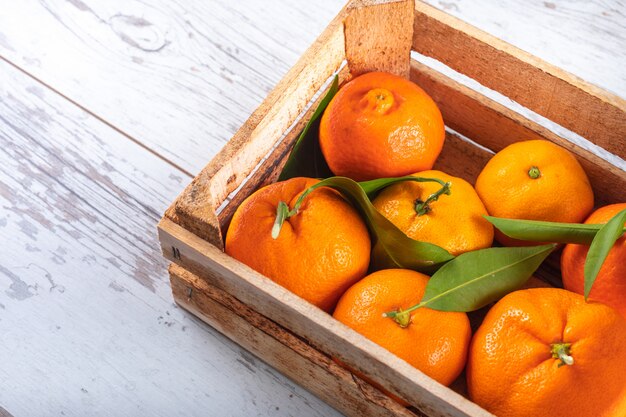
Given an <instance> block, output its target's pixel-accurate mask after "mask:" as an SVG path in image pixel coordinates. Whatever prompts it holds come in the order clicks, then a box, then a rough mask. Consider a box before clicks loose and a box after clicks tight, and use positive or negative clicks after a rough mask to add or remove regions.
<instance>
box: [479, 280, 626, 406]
mask: <svg viewBox="0 0 626 417" xmlns="http://www.w3.org/2000/svg"><path fill="white" fill-rule="evenodd" d="M559 351H560V352H561V355H563V356H562V358H563V359H560V357H559V356H558V355H559ZM567 363H570V364H567ZM624 364H626V320H624V318H623V317H621V316H620V315H619V314H618V313H617V311H615V310H614V309H612V308H610V307H608V306H605V305H603V304H599V303H586V302H585V300H584V299H583V297H582V296H580V295H578V294H574V293H572V292H569V291H566V290H562V289H557V288H535V289H528V290H521V291H516V292H513V293H510V294H508V295H507V296H505V297H504V298H502V299H501V300H500V301H499V302H498V303H496V305H495V306H493V307H492V308H491V310H490V311H489V313H487V316H486V317H485V319H484V321H483V323H482V324H481V326H480V327H479V329H478V330H477V331H476V334H475V335H474V338H473V339H472V343H471V346H470V353H469V358H468V363H467V386H468V390H469V394H470V398H471V399H472V400H473V401H474V402H476V403H477V404H478V405H480V406H482V407H484V408H485V409H487V410H489V411H490V412H492V413H494V414H495V415H498V416H503V417H504V416H506V417H528V416H533V417H577V416H585V417H588V416H594V417H624V416H626V372H624V371H625V370H626V369H625V368H624Z"/></svg>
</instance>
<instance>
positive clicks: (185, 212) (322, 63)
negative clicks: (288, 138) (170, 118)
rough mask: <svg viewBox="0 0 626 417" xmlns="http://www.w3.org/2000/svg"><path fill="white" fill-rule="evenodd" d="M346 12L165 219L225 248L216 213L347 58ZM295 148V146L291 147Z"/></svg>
mask: <svg viewBox="0 0 626 417" xmlns="http://www.w3.org/2000/svg"><path fill="white" fill-rule="evenodd" d="M344 15H345V8H344V9H343V10H342V11H341V12H340V13H339V14H338V16H337V17H336V18H335V19H334V20H333V21H332V22H331V23H330V25H329V26H328V27H327V28H326V30H325V31H324V32H323V33H322V34H321V35H320V37H319V38H317V40H316V41H315V42H314V43H313V45H311V47H309V49H308V50H307V51H306V52H305V53H304V55H303V56H302V57H301V58H300V59H299V60H298V62H297V63H296V64H295V65H294V66H293V67H292V68H291V69H290V70H289V72H287V74H286V75H285V77H284V78H283V79H282V80H281V81H280V82H279V83H278V85H277V86H276V87H275V88H274V89H273V90H272V91H271V92H270V93H269V95H268V96H267V98H266V99H265V100H264V101H263V103H262V104H261V105H260V106H259V107H258V108H257V109H256V110H255V111H254V113H252V115H251V116H250V118H249V119H248V120H247V121H246V122H245V123H244V125H243V126H242V127H241V128H240V129H239V131H238V132H237V133H236V134H235V135H234V136H233V138H232V139H231V140H230V141H229V142H228V143H227V144H226V146H225V147H224V148H223V149H222V150H221V151H220V152H219V153H218V154H217V155H216V156H215V157H214V158H213V160H212V161H211V162H210V163H209V164H208V165H207V166H206V167H205V168H204V169H203V170H202V171H201V172H200V173H199V174H198V175H197V176H196V177H195V178H194V179H193V181H192V182H191V184H189V185H188V186H187V187H186V188H185V190H184V191H183V192H182V193H181V195H180V196H178V198H177V199H176V200H175V201H174V203H173V204H172V206H170V207H169V208H168V209H167V211H166V213H165V216H166V217H167V218H169V219H171V220H172V221H174V222H176V223H178V224H180V225H183V226H184V227H186V228H187V229H189V230H192V231H194V232H195V233H196V234H197V235H198V236H201V237H203V238H204V239H206V240H208V241H209V242H211V243H213V244H214V245H216V246H218V247H221V246H222V245H223V241H222V235H221V231H220V227H219V222H218V220H217V217H216V214H215V209H216V208H217V207H218V206H219V205H220V204H221V202H222V201H224V200H225V198H226V197H227V196H228V195H229V194H230V192H232V191H233V190H235V189H236V188H237V187H239V185H240V184H241V183H242V182H243V181H244V180H245V179H246V177H247V176H248V175H249V174H250V173H251V172H252V170H253V169H254V167H256V166H257V164H258V163H259V162H261V160H262V159H263V158H264V157H265V156H266V155H267V154H268V152H269V151H270V150H271V149H272V147H273V146H274V145H275V143H276V141H277V139H278V138H279V137H280V136H281V135H282V134H283V132H285V131H286V130H287V129H288V128H289V126H291V124H292V123H293V122H294V121H295V120H296V118H297V117H298V116H299V115H300V113H301V112H302V110H303V109H304V108H305V106H306V105H307V103H308V102H309V101H310V100H311V98H312V97H313V95H314V94H315V93H316V92H317V91H318V90H319V89H320V88H321V87H322V85H323V84H324V82H325V81H326V80H327V79H328V77H329V76H330V75H331V74H332V73H333V72H334V71H336V70H337V69H339V67H340V66H341V63H342V62H343V60H344V57H345V52H344V38H343V18H344ZM287 145H291V144H287Z"/></svg>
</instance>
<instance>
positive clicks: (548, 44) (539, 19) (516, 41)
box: [425, 0, 626, 98]
mask: <svg viewBox="0 0 626 417" xmlns="http://www.w3.org/2000/svg"><path fill="white" fill-rule="evenodd" d="M425 3H428V4H430V5H431V6H434V7H436V8H438V9H440V10H442V11H444V12H446V13H448V14H451V15H452V16H455V17H457V18H459V19H461V20H463V21H465V22H467V23H469V24H470V25H473V26H475V27H477V28H478V29H481V30H483V31H485V32H487V33H490V34H492V35H493V36H495V37H497V38H499V39H501V40H503V41H505V42H507V43H509V44H511V45H514V46H516V47H517V48H520V49H522V50H524V51H526V52H528V53H531V54H533V55H535V56H537V57H539V58H541V59H542V60H544V61H546V62H549V63H550V64H552V65H555V66H557V67H559V68H562V69H564V70H565V71H567V72H570V73H572V74H575V75H576V76H578V77H580V78H582V79H583V80H585V81H588V82H590V83H591V84H594V85H597V86H598V87H600V88H603V89H605V90H607V91H610V92H613V93H614V94H616V95H618V96H620V97H622V98H626V72H624V71H623V68H626V49H625V48H624V44H626V25H624V21H625V20H626V3H624V2H623V1H606V0H584V1H561V0H525V1H515V2H513V1H499V0H425Z"/></svg>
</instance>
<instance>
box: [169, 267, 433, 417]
mask: <svg viewBox="0 0 626 417" xmlns="http://www.w3.org/2000/svg"><path fill="white" fill-rule="evenodd" d="M169 272H170V279H171V282H172V292H173V295H174V299H175V300H176V302H177V303H178V304H179V305H180V306H181V307H183V308H185V309H186V310H189V311H190V312H192V313H193V314H194V315H196V316H198V317H200V318H201V319H202V320H203V321H205V322H206V323H208V324H210V325H211V326H213V327H215V328H216V329H218V330H219V331H220V332H222V333H223V334H225V335H227V336H228V337H229V338H230V339H232V340H233V341H234V342H236V343H237V344H239V345H241V346H242V347H244V348H246V349H248V350H250V351H251V352H254V353H255V354H257V355H258V356H259V357H260V358H261V359H262V360H264V361H266V362H268V363H270V364H272V365H273V366H274V367H275V368H276V369H278V370H279V371H280V372H282V373H284V374H285V375H287V376H289V377H291V378H294V379H296V380H298V381H299V382H300V383H301V384H302V385H303V386H304V387H306V388H307V389H309V390H310V391H311V392H313V393H315V394H316V395H318V396H319V397H320V398H322V399H324V401H326V402H327V403H329V404H332V405H333V406H334V407H335V408H336V409H338V410H340V411H342V412H343V413H345V414H346V415H350V416H355V417H357V416H358V417H361V416H368V417H415V416H416V415H421V413H417V414H416V413H413V412H412V411H410V410H408V409H406V408H405V407H404V406H401V405H399V404H398V403H396V402H395V401H393V400H391V399H390V398H389V397H388V396H386V395H385V394H383V393H382V392H380V391H379V390H378V389H376V388H374V387H373V386H371V385H370V384H368V383H367V382H365V381H363V380H362V379H360V378H358V377H356V376H354V375H352V374H351V373H350V372H349V371H347V370H346V369H344V368H342V367H340V366H339V365H337V363H336V362H335V361H333V360H332V359H331V358H330V357H329V356H327V355H325V354H324V353H322V352H319V351H318V350H316V349H315V348H313V347H312V346H311V345H310V344H309V343H307V342H306V341H305V340H302V339H300V338H299V337H297V336H295V335H294V334H292V333H291V332H289V331H288V330H286V329H285V328H284V327H282V326H280V325H278V324H276V323H275V322H273V321H271V320H269V319H268V318H266V317H264V316H262V315H260V314H259V313H257V312H256V311H255V310H253V309H251V308H250V307H249V306H246V305H245V304H242V303H241V302H240V301H238V300H237V299H236V298H234V297H233V296H232V295H230V294H228V293H226V292H224V291H222V290H220V289H218V288H216V287H214V286H212V285H210V284H208V283H207V282H206V281H205V280H203V279H202V278H200V277H198V276H197V275H194V274H192V273H191V272H189V271H187V270H185V269H183V268H181V267H180V266H178V265H176V264H172V265H170V268H169Z"/></svg>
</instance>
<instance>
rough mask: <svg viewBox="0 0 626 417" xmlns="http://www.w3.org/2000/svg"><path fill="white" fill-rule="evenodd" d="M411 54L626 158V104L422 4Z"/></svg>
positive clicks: (418, 5)
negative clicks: (440, 64)
mask: <svg viewBox="0 0 626 417" xmlns="http://www.w3.org/2000/svg"><path fill="white" fill-rule="evenodd" d="M413 50H415V51H417V52H419V53H421V54H423V55H427V56H429V57H432V58H435V59H437V60H439V61H441V62H443V63H444V64H446V65H448V66H449V67H451V68H452V69H454V70H456V71H458V72H460V73H462V74H465V75H467V76H469V77H471V78H473V79H475V80H477V81H478V82H480V83H481V84H482V85H484V86H486V87H488V88H491V89H493V90H496V91H499V92H500V93H502V94H504V95H505V96H507V97H509V98H511V99H512V100H514V101H516V102H518V103H520V104H522V105H523V106H525V107H527V108H529V109H531V110H533V111H535V112H536V113H538V114H540V115H542V116H544V117H546V118H548V119H550V120H552V121H554V122H556V123H558V124H560V125H561V126H564V127H566V128H568V129H570V130H572V131H574V132H576V133H578V134H579V135H581V136H583V137H585V138H586V139H588V140H590V141H591V142H593V143H595V144H597V145H599V146H601V147H602V148H604V149H606V150H608V151H609V152H611V153H613V154H615V155H617V156H619V157H621V158H622V159H626V100H624V99H622V98H620V97H618V96H616V95H614V94H611V93H608V92H606V91H604V90H602V89H601V88H599V87H596V86H594V85H592V84H589V83H587V82H585V81H583V80H581V79H580V78H578V77H575V76H573V75H571V74H569V73H567V72H565V71H563V70H561V69H559V68H558V67H555V66H553V65H550V64H548V63H547V62H545V61H543V60H541V59H539V58H537V57H535V56H533V55H531V54H528V53H526V52H524V51H522V50H520V49H518V48H515V47H514V46H512V45H509V44H507V43H506V42H504V41H502V40H500V39H498V38H495V37H493V36H491V35H489V34H487V33H485V32H483V31H481V30H479V29H477V28H475V27H473V26H471V25H468V24H467V23H465V22H463V21H461V20H459V19H457V18H454V17H452V16H450V15H448V14H446V13H444V12H441V11H439V10H437V9H435V8H434V7H432V6H429V5H427V4H425V3H422V2H420V1H418V2H416V5H415V24H414V34H413Z"/></svg>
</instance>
